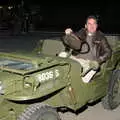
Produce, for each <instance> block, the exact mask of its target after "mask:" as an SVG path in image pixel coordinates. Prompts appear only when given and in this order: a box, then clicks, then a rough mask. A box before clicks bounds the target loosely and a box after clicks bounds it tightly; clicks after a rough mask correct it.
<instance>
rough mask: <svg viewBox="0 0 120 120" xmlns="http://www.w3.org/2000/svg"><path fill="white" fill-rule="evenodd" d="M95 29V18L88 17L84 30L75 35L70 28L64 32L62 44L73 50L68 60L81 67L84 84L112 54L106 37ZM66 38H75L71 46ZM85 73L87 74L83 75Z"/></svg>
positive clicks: (96, 25) (96, 24)
mask: <svg viewBox="0 0 120 120" xmlns="http://www.w3.org/2000/svg"><path fill="white" fill-rule="evenodd" d="M97 28H98V23H97V18H96V17H95V16H88V18H87V19H86V24H85V28H82V29H81V30H79V31H78V32H76V33H74V32H73V31H72V29H71V28H67V29H66V30H65V36H64V39H63V43H65V44H66V45H67V46H70V47H71V46H72V47H74V48H72V49H73V50H72V55H71V56H70V58H71V59H73V60H76V61H78V62H79V63H80V64H81V65H82V66H83V77H82V78H83V81H84V82H89V81H90V79H91V78H92V77H93V75H94V74H95V73H96V72H97V70H98V69H99V67H100V65H101V64H102V63H104V62H106V61H107V59H109V58H110V57H111V54H112V49H111V48H110V45H109V44H108V42H107V39H106V37H105V36H104V34H103V33H102V32H101V31H100V30H98V29H97ZM68 36H75V37H77V39H76V41H75V40H74V41H75V42H72V43H73V45H72V43H71V42H70V41H69V39H67V38H68ZM78 39H79V40H78ZM68 41H69V42H68ZM60 56H61V55H60ZM91 63H93V64H92V67H91V65H90V64H91ZM91 68H92V70H91ZM89 70H90V71H89ZM88 71H89V72H88ZM86 72H87V74H85V73H86ZM88 73H89V74H88Z"/></svg>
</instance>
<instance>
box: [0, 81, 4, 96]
mask: <svg viewBox="0 0 120 120" xmlns="http://www.w3.org/2000/svg"><path fill="white" fill-rule="evenodd" d="M0 94H4V87H3V84H2V82H1V81H0Z"/></svg>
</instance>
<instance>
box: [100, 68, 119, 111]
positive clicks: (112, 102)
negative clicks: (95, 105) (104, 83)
mask: <svg viewBox="0 0 120 120" xmlns="http://www.w3.org/2000/svg"><path fill="white" fill-rule="evenodd" d="M119 104H120V70H114V71H113V73H112V76H111V77H110V81H109V87H108V93H107V95H106V96H105V97H104V98H103V100H102V105H103V107H104V108H105V109H109V110H112V109H115V108H117V107H118V106H119Z"/></svg>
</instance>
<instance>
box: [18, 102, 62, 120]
mask: <svg viewBox="0 0 120 120" xmlns="http://www.w3.org/2000/svg"><path fill="white" fill-rule="evenodd" d="M17 120H61V119H60V117H59V114H58V113H57V112H56V110H55V109H54V108H52V107H50V106H47V105H43V104H42V105H41V104H40V103H37V104H32V105H30V106H29V107H28V108H27V109H25V111H24V112H23V113H22V114H21V115H20V116H19V117H18V119H17Z"/></svg>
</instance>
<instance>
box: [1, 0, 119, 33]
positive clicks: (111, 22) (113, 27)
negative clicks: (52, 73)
mask: <svg viewBox="0 0 120 120" xmlns="http://www.w3.org/2000/svg"><path fill="white" fill-rule="evenodd" d="M0 2H1V5H3V4H21V0H0ZM33 6H37V7H38V9H40V12H39V14H40V15H41V20H40V21H39V23H38V26H37V27H38V28H37V29H49V30H61V31H63V30H64V29H65V28H67V27H71V28H72V29H73V30H79V29H80V28H81V27H84V24H85V19H86V17H87V16H88V15H96V16H97V17H98V20H99V27H100V29H101V30H102V31H103V32H105V33H112V34H119V33H120V29H119V26H120V12H119V11H120V10H119V8H120V6H119V4H118V3H117V2H116V1H109V0H101V1H92V0H91V1H85V0H83V1H82V0H79V1H75V0H73V1H64V2H63V1H51V0H49V1H47V0H44V1H42V0H24V8H25V9H26V10H28V11H29V9H30V8H33V9H34V7H33Z"/></svg>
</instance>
